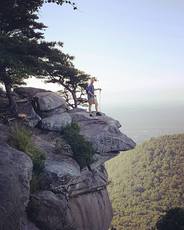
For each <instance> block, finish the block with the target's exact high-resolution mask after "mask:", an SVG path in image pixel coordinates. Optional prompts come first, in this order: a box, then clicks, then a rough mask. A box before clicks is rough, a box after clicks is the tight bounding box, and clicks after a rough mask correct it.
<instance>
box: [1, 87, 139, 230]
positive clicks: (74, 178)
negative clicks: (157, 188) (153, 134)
mask: <svg viewBox="0 0 184 230" xmlns="http://www.w3.org/2000/svg"><path fill="white" fill-rule="evenodd" d="M16 94H17V95H19V97H21V98H23V99H25V100H26V103H28V104H29V109H27V110H26V108H24V106H22V108H21V107H20V110H19V112H20V113H21V112H22V113H26V114H32V116H27V120H28V122H30V123H31V124H32V125H30V126H31V127H34V126H35V125H37V127H38V128H37V129H33V130H32V132H33V142H34V145H35V146H37V147H39V148H40V149H41V150H42V151H43V152H45V153H46V161H45V167H44V169H43V172H42V174H41V175H40V179H39V180H40V191H38V192H36V193H34V194H31V196H30V202H29V204H28V206H27V203H28V198H29V195H30V194H29V180H30V168H31V164H30V159H29V157H27V156H26V155H25V154H24V153H20V152H18V151H16V150H15V149H12V148H10V147H9V146H8V145H3V148H2V149H3V150H2V151H1V150H0V151H1V153H0V154H4V155H5V154H6V151H8V152H11V154H10V155H8V156H11V155H12V154H13V153H14V152H15V156H16V155H17V154H18V155H21V156H22V158H21V157H20V164H18V161H17V160H16V161H15V162H13V163H12V165H10V163H9V160H8V159H7V157H5V159H4V160H3V164H4V168H3V170H2V171H1V167H0V194H1V192H2V197H4V199H3V200H4V201H3V202H4V203H3V202H2V201H0V207H1V206H2V207H5V203H6V202H7V199H6V194H5V190H6V189H8V186H9V190H10V195H11V190H12V191H13V188H12V187H11V186H13V185H14V183H15V182H16V186H15V188H17V189H19V190H20V191H23V192H21V193H20V194H19V195H18V191H19V190H17V191H15V194H17V197H16V199H18V200H19V201H22V204H21V205H20V207H21V208H20V210H19V211H20V213H19V211H18V212H17V213H16V214H17V215H18V216H16V217H15V220H13V221H10V223H11V222H12V224H13V223H14V226H16V227H15V228H14V230H19V228H18V222H19V221H20V218H21V217H22V225H21V226H22V227H21V230H26V229H28V230H29V229H30V230H31V226H32V228H33V229H37V228H38V229H39V230H46V229H47V230H72V229H73V230H74V229H75V230H108V228H109V226H110V223H111V220H112V216H113V214H112V207H111V203H110V200H109V196H108V193H107V189H106V187H107V184H108V175H107V173H106V170H105V167H104V162H105V161H106V160H108V159H110V158H112V157H114V156H116V155H117V154H118V153H119V152H120V151H126V150H129V149H132V148H134V147H135V143H134V141H133V140H131V139H130V138H129V137H127V136H126V135H125V134H123V133H121V131H120V127H121V125H120V123H119V122H118V121H116V120H114V119H112V118H110V117H108V116H106V115H105V114H102V116H98V117H97V116H93V117H90V116H89V114H88V113H87V112H86V111H85V110H83V109H74V110H68V108H67V106H66V103H65V101H64V100H63V98H62V97H60V96H59V95H57V94H55V93H53V92H49V91H45V90H42V89H35V88H26V87H21V88H17V89H16ZM37 116H38V119H39V121H38V122H35V123H34V122H32V120H31V117H32V119H33V117H37ZM33 120H34V119H33ZM72 122H74V123H77V124H78V125H79V126H80V134H81V135H83V136H84V138H85V139H86V140H88V141H89V142H91V143H92V146H93V148H94V150H95V155H94V159H93V160H94V162H93V164H91V166H90V167H86V168H84V169H82V170H81V169H80V166H79V165H78V163H77V162H76V161H75V159H74V157H73V152H72V149H71V148H70V146H68V144H67V143H66V142H65V141H64V140H63V139H62V137H61V134H60V132H61V131H62V129H63V128H64V127H65V126H67V125H68V124H71V123H72ZM0 127H1V128H2V129H1V130H2V131H1V130H0V139H1V140H2V141H1V140H0V144H1V143H4V142H6V141H7V136H8V131H7V127H6V126H4V125H2V124H0ZM10 150H11V151H10ZM1 158H3V156H2V157H1ZM6 159H7V160H6ZM23 159H24V160H23ZM28 162H29V163H28ZM1 163H2V162H1V159H0V164H1ZM14 164H15V166H16V167H17V168H16V167H15V168H16V169H17V171H16V170H15V169H14ZM5 165H10V166H7V168H6V166H5ZM8 169H9V170H8ZM11 171H12V172H13V174H14V175H13V176H12V175H11ZM20 171H21V172H20ZM3 172H4V174H5V176H6V178H7V181H9V182H7V187H6V189H4V190H1V184H2V183H1V181H4V176H3V175H4V174H2V173H3ZM6 173H7V175H6ZM8 173H9V174H8ZM20 174H21V175H20ZM9 177H10V178H9ZM8 178H9V179H8ZM17 178H22V179H21V180H20V181H17V180H18V179H17ZM11 180H12V185H11ZM21 183H22V184H21ZM21 186H22V187H21ZM19 187H20V188H19ZM23 188H24V189H23ZM26 188H27V190H26ZM21 189H22V190H21ZM10 195H8V194H7V196H10ZM23 197H24V199H23ZM18 204H19V203H18ZM9 205H10V204H9ZM25 206H27V213H25V212H24V211H25ZM9 207H10V208H14V207H13V206H12V205H10V206H7V208H5V210H6V211H7V212H8V210H10V208H9ZM15 208H16V207H15ZM2 210H3V209H2ZM12 210H14V209H12ZM10 214H11V213H10ZM27 214H28V219H27ZM1 216H2V218H1ZM3 218H4V219H3ZM0 223H1V224H2V226H5V224H6V223H7V219H5V217H4V216H3V212H2V214H1V209H0ZM7 224H8V223H7ZM0 226H1V225H0ZM0 229H1V228H0ZM11 229H13V228H2V230H11Z"/></svg>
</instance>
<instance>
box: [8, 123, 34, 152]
mask: <svg viewBox="0 0 184 230" xmlns="http://www.w3.org/2000/svg"><path fill="white" fill-rule="evenodd" d="M31 136H32V134H31V132H30V131H29V130H28V129H26V128H24V127H23V126H20V125H18V124H15V125H14V126H12V127H11V128H10V136H9V144H10V145H11V146H13V147H14V148H16V149H18V150H20V151H23V152H25V153H28V155H30V154H29V152H28V149H29V148H30V147H29V146H30V144H31Z"/></svg>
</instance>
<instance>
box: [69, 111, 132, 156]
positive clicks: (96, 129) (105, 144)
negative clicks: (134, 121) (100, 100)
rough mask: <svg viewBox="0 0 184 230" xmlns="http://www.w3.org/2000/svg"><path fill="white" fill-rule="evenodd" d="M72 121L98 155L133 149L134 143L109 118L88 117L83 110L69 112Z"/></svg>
mask: <svg viewBox="0 0 184 230" xmlns="http://www.w3.org/2000/svg"><path fill="white" fill-rule="evenodd" d="M70 115H71V117H72V121H73V122H75V123H77V124H79V126H80V133H81V134H82V135H83V136H84V137H85V138H86V139H87V140H88V141H90V142H91V143H92V145H93V147H94V149H95V151H96V152H97V153H99V154H102V155H103V154H107V153H118V152H120V151H126V150H130V149H132V148H134V147H135V142H134V141H133V140H132V139H130V138H129V137H127V136H126V135H125V134H123V133H121V131H120V127H121V125H120V123H119V122H118V121H117V120H114V119H112V118H111V117H108V116H106V115H105V114H102V116H93V117H90V116H89V113H87V112H86V111H85V110H75V109H74V110H72V111H70Z"/></svg>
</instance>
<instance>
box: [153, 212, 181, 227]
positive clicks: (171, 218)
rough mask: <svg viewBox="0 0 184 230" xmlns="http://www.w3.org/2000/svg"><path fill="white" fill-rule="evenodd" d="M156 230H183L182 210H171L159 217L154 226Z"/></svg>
mask: <svg viewBox="0 0 184 230" xmlns="http://www.w3.org/2000/svg"><path fill="white" fill-rule="evenodd" d="M156 229H157V230H184V209H183V208H173V209H170V210H168V211H167V213H166V214H165V215H164V216H161V217H160V219H159V221H158V222H157V224H156Z"/></svg>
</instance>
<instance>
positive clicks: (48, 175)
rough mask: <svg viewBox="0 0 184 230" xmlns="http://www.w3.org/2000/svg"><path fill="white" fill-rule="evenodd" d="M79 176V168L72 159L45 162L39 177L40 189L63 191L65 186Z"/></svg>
mask: <svg viewBox="0 0 184 230" xmlns="http://www.w3.org/2000/svg"><path fill="white" fill-rule="evenodd" d="M80 174H81V173H80V167H79V165H78V164H77V162H76V161H75V160H73V159H72V158H63V159H62V160H61V161H56V160H47V161H46V162H45V168H44V171H43V173H42V177H41V188H42V189H43V190H51V191H54V192H57V191H58V190H61V189H63V190H65V186H66V185H67V184H68V183H69V182H70V181H71V180H72V179H73V178H76V177H79V176H80Z"/></svg>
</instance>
